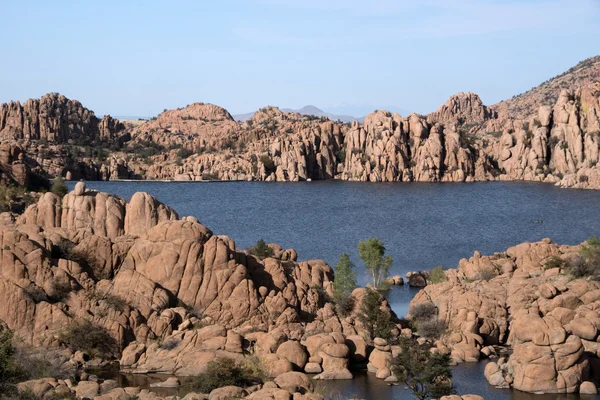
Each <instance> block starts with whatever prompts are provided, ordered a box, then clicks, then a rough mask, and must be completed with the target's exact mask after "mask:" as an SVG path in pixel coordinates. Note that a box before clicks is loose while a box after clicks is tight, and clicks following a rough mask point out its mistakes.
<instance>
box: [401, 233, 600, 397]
mask: <svg viewBox="0 0 600 400" xmlns="http://www.w3.org/2000/svg"><path fill="white" fill-rule="evenodd" d="M579 250H580V247H579V246H559V245H556V244H553V243H552V242H551V241H550V240H549V239H545V240H543V241H541V242H538V243H523V244H521V245H518V246H515V247H511V248H509V249H508V250H507V251H506V252H505V253H496V254H494V255H492V256H482V255H481V254H480V253H479V252H476V253H475V254H474V256H473V257H471V258H470V259H468V260H467V259H463V260H461V262H460V264H459V267H458V269H456V270H447V271H446V277H447V281H445V282H443V283H439V284H435V285H432V284H430V285H428V286H427V287H425V288H424V289H423V290H422V291H421V292H419V293H418V294H417V296H416V297H415V299H414V300H413V301H412V302H411V311H410V312H409V314H410V313H414V312H418V311H415V310H417V307H418V306H419V304H424V303H428V304H431V303H433V304H434V305H435V307H436V309H437V315H438V317H439V318H440V319H441V320H442V321H444V322H445V324H446V325H447V327H448V333H447V334H446V335H444V336H443V337H442V338H441V340H440V341H438V342H437V348H438V350H440V351H447V352H450V353H451V355H452V357H453V359H454V360H455V362H464V361H477V360H478V359H479V358H482V357H488V356H490V355H493V354H494V352H493V350H492V349H491V348H490V346H497V345H504V346H511V347H512V353H511V355H510V357H509V358H508V359H506V358H502V359H500V360H498V362H490V363H489V364H488V365H487V367H486V371H485V375H486V378H487V379H488V381H489V382H490V383H491V384H493V385H495V386H500V387H509V386H510V387H514V388H516V389H518V390H522V391H526V392H544V393H573V392H577V391H579V389H580V385H582V383H583V382H584V381H586V380H587V377H588V376H589V374H590V373H591V372H592V369H591V368H593V364H594V363H597V360H598V357H600V353H599V352H598V351H599V350H600V346H598V341H597V339H598V333H599V331H598V327H599V326H600V319H599V316H598V313H597V308H598V306H599V305H600V303H599V301H600V297H599V296H598V294H599V293H600V283H599V282H595V281H590V280H586V279H574V280H572V279H570V278H569V276H567V275H566V274H565V273H564V271H561V270H560V269H559V268H555V267H554V265H553V264H548V263H549V262H550V261H552V260H560V259H564V260H570V259H575V258H577V257H578V254H579ZM557 257H558V258H557ZM546 264H548V265H551V267H550V268H549V267H547V266H546ZM559 264H561V263H560V262H559ZM592 360H596V361H594V362H591V361H592ZM594 373H597V372H594Z"/></svg>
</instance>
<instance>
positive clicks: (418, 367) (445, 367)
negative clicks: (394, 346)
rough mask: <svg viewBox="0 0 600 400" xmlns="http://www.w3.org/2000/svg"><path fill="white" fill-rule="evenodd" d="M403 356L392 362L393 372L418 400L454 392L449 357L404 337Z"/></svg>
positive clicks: (402, 341) (400, 355)
mask: <svg viewBox="0 0 600 400" xmlns="http://www.w3.org/2000/svg"><path fill="white" fill-rule="evenodd" d="M400 347H401V351H400V353H399V354H398V355H397V356H396V357H395V358H394V359H393V361H392V371H393V372H394V375H396V378H398V380H399V381H401V382H404V383H405V384H406V386H408V387H409V388H410V390H412V392H413V394H414V396H415V397H416V398H417V399H419V400H425V399H431V398H436V399H439V398H440V397H442V396H447V395H450V394H453V393H454V390H453V389H452V380H451V378H452V370H451V369H450V361H451V360H450V355H449V354H441V353H439V352H432V351H431V349H430V347H429V346H428V345H427V344H419V343H417V342H416V341H414V340H412V339H409V338H406V337H402V338H401V339H400Z"/></svg>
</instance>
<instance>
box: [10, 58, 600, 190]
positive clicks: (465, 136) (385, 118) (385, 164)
mask: <svg viewBox="0 0 600 400" xmlns="http://www.w3.org/2000/svg"><path fill="white" fill-rule="evenodd" d="M599 85H600V58H597V57H596V58H592V59H589V60H586V61H584V62H582V63H581V64H580V65H578V66H577V67H575V68H574V69H573V70H572V71H569V72H568V73H566V75H564V76H560V77H557V78H555V79H553V80H551V81H549V82H546V83H544V84H542V85H540V87H538V88H535V89H534V90H532V91H530V92H528V93H525V94H523V95H521V96H518V97H515V98H514V99H511V100H508V101H506V102H502V103H499V104H497V105H493V106H489V107H488V106H485V105H484V104H483V102H482V100H481V99H480V98H479V96H477V95H476V94H474V93H458V94H456V95H454V96H451V97H450V98H449V99H448V101H447V102H446V103H445V104H444V105H442V106H441V107H440V108H439V109H438V110H437V111H435V112H433V113H430V114H428V115H427V116H421V115H417V114H410V115H408V116H407V117H401V116H400V115H398V114H393V115H392V114H391V113H389V112H387V111H375V112H373V113H371V114H369V115H367V116H366V117H365V119H364V123H363V124H362V125H361V124H359V123H358V122H357V121H354V122H352V123H351V124H343V123H341V122H333V121H329V120H327V118H325V117H321V118H319V117H314V116H306V115H300V114H298V113H293V112H282V111H281V110H279V109H277V108H276V107H270V106H269V107H265V108H262V109H260V110H259V111H257V112H256V113H255V114H254V115H253V116H252V118H250V119H249V120H247V121H246V122H243V123H238V122H236V121H234V120H233V118H232V117H231V115H230V114H229V113H228V112H227V111H226V110H225V109H223V108H221V107H218V106H215V105H212V104H204V103H194V104H191V105H189V106H187V107H185V108H180V109H176V110H165V111H164V112H163V113H161V114H160V115H159V116H157V117H156V118H153V119H151V120H149V121H146V122H144V123H141V124H129V125H125V124H123V123H120V122H119V121H116V120H114V119H112V118H110V117H108V116H107V117H104V118H103V119H102V120H98V119H97V118H96V117H95V116H94V115H93V113H92V112H91V111H89V110H87V109H86V108H84V107H83V106H82V105H81V104H80V103H79V102H77V101H74V100H68V99H66V98H65V97H64V96H61V95H57V94H48V95H46V96H43V97H42V98H41V99H38V100H28V101H27V102H26V103H24V104H23V105H21V104H20V103H18V102H12V103H7V104H3V105H1V106H0V139H1V140H4V141H7V142H10V143H18V144H20V145H21V146H23V148H24V149H25V150H26V151H27V153H28V154H30V155H31V159H32V160H35V162H36V163H37V164H38V165H39V166H40V168H42V169H43V170H44V171H45V172H47V173H48V174H49V175H51V176H58V175H62V176H68V177H69V178H71V179H81V178H84V179H92V180H98V179H100V180H109V179H110V180H114V179H167V180H227V181H229V180H261V181H299V180H309V179H310V180H313V179H343V180H354V181H372V182H380V181H384V182H396V181H397V182H412V181H419V182H465V181H487V180H527V181H537V182H547V183H553V184H557V185H560V186H562V187H577V188H591V189H597V188H600V173H599V172H598V166H597V164H598V157H599V156H598V154H599V139H598V132H600V103H599V101H600V100H599V99H600V86H599Z"/></svg>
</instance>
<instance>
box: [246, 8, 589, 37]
mask: <svg viewBox="0 0 600 400" xmlns="http://www.w3.org/2000/svg"><path fill="white" fill-rule="evenodd" d="M255 2H257V3H258V4H261V5H265V6H270V7H273V6H277V7H281V8H285V9H288V10H289V9H294V10H296V11H298V10H300V11H298V12H301V11H323V12H325V11H327V12H329V13H333V14H323V15H324V16H323V18H326V17H327V16H328V15H331V19H332V20H335V19H336V18H338V17H341V15H340V14H347V15H350V16H352V17H354V18H356V20H355V21H354V29H352V30H341V31H339V32H337V34H336V35H335V36H331V35H329V34H324V32H320V31H319V30H318V29H312V30H303V29H302V28H296V29H294V26H289V27H286V28H285V32H283V33H282V32H281V29H275V28H273V27H270V26H263V27H261V28H260V30H256V29H255V30H252V29H250V28H243V27H242V28H239V29H238V31H237V34H238V36H239V37H240V38H244V39H246V40H252V41H254V42H256V43H272V44H275V43H277V42H278V41H281V42H282V43H281V44H286V45H299V46H311V47H318V48H323V47H331V46H336V45H343V44H348V45H360V44H366V43H369V42H371V41H373V40H376V41H383V42H396V41H398V40H406V39H419V38H447V37H457V36H475V35H485V34H493V33H502V32H513V33H514V32H519V31H531V30H538V31H539V30H542V31H545V32H549V33H560V32H562V31H563V30H564V29H566V27H565V21H574V22H575V23H572V24H568V28H567V29H569V30H570V31H571V32H573V31H574V30H576V31H577V32H581V33H595V32H600V26H598V24H597V23H596V22H595V21H597V19H598V18H600V6H599V3H598V2H597V1H594V0H539V1H529V2H526V1H525V2H523V1H520V2H510V1H509V2H506V1H503V2H500V1H483V0H481V1H475V0H466V1H459V2H453V1H445V0H444V1H442V0H424V1H421V2H418V3H417V2H414V1H391V0H368V1H365V0H345V1H342V0H329V1H323V0H303V1H285V0H255ZM415 3H417V4H415ZM377 16H379V17H381V18H376V17H377ZM297 18H299V19H301V18H302V16H301V15H298V16H297ZM300 25H301V24H300ZM327 33H329V32H327ZM277 36H281V37H280V38H279V39H277Z"/></svg>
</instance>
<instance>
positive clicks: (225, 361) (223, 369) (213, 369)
mask: <svg viewBox="0 0 600 400" xmlns="http://www.w3.org/2000/svg"><path fill="white" fill-rule="evenodd" d="M256 360H257V359H256ZM263 379H264V373H263V372H262V368H261V367H260V366H259V364H257V361H256V362H252V360H246V361H245V362H244V363H242V364H237V363H236V362H235V361H234V360H232V359H230V358H217V359H216V360H214V361H210V362H209V363H208V364H207V368H206V372H204V373H202V374H200V375H198V376H196V377H195V378H194V379H193V380H192V382H191V383H190V386H191V388H192V389H193V390H195V391H198V392H201V393H210V392H212V391H213V390H215V389H217V388H220V387H224V386H239V387H248V386H252V385H256V384H259V383H262V380H263Z"/></svg>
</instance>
